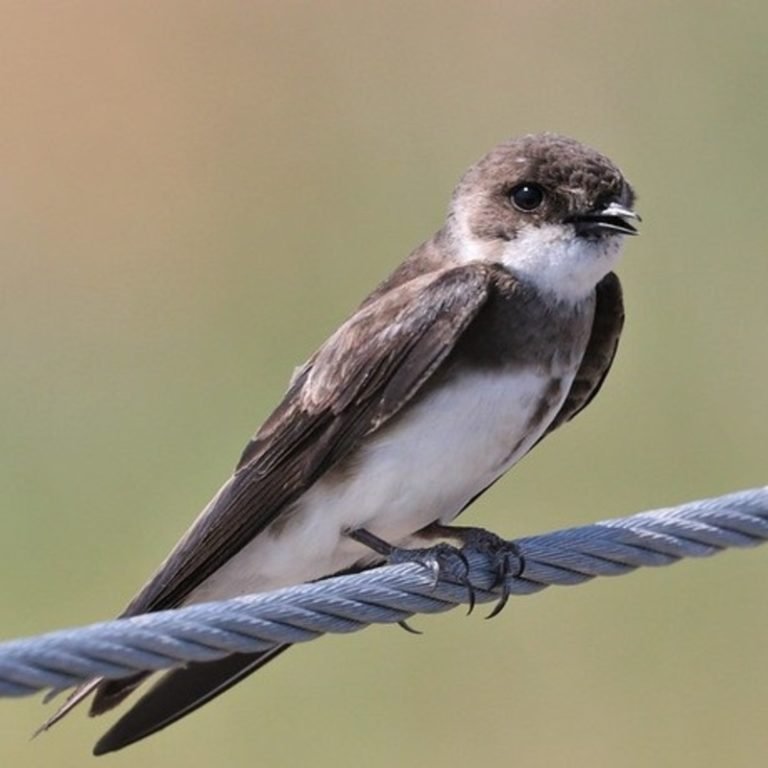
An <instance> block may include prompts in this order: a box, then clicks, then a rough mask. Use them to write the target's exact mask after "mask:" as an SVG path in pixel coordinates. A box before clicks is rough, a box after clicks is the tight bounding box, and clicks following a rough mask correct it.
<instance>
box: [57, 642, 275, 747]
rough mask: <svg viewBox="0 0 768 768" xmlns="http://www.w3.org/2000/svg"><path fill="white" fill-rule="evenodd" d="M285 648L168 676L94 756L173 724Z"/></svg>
mask: <svg viewBox="0 0 768 768" xmlns="http://www.w3.org/2000/svg"><path fill="white" fill-rule="evenodd" d="M288 648H290V645H288V644H286V645H277V646H275V647H274V648H270V649H269V650H267V651H262V652H259V653H236V654H232V655H231V656H227V657H225V658H223V659H219V660H218V661H208V662H203V663H198V662H193V663H190V664H188V665H187V666H185V667H181V668H179V669H174V670H171V671H170V672H167V673H166V674H165V675H163V677H161V678H160V679H159V680H158V681H157V683H155V685H154V686H153V687H152V688H150V689H149V691H147V693H145V694H144V696H142V697H141V698H140V699H139V700H138V701H137V702H136V704H134V706H133V707H132V708H131V709H129V710H128V711H127V712H126V713H125V714H124V715H123V716H122V717H121V718H120V719H119V720H118V721H117V722H116V723H115V724H114V725H113V726H112V727H111V728H110V729H109V730H108V731H107V732H106V733H105V734H104V735H103V736H102V737H101V738H100V739H99V741H98V742H97V743H96V746H95V747H94V749H93V753H94V755H103V754H105V753H106V752H114V751H115V750H118V749H122V748H123V747H127V746H128V745H129V744H133V743H134V742H135V741H139V740H140V739H143V738H146V737H147V736H151V735H152V734H153V733H156V732H157V731H159V730H161V729H163V728H165V727H166V726H169V725H171V723H175V722H176V721H177V720H179V719H181V718H182V717H184V716H186V715H188V714H190V713H191V712H194V710H196V709H197V708H198V707H201V706H202V705H203V704H205V703H207V702H209V701H210V700H211V699H214V698H216V696H218V695H219V694H222V693H224V691H226V690H228V689H229V688H231V687H232V686H233V685H235V683H238V682H240V681H241V680H243V679H244V678H245V677H247V676H248V675H250V674H252V673H253V672H255V671H256V670H257V669H259V668H260V667H262V666H263V665H264V664H266V663H267V662H269V661H271V660H272V659H274V658H276V657H277V656H278V655H279V654H281V653H282V652H283V651H285V650H287V649H288ZM57 714H58V713H57ZM54 717H55V716H54Z"/></svg>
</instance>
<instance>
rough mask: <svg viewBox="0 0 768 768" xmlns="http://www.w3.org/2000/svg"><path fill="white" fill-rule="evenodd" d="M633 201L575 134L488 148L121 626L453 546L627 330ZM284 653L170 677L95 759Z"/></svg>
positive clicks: (120, 695) (118, 693)
mask: <svg viewBox="0 0 768 768" xmlns="http://www.w3.org/2000/svg"><path fill="white" fill-rule="evenodd" d="M633 202H634V194H633V192H632V188H631V187H630V185H629V184H628V183H627V181H626V180H625V179H624V177H623V176H622V174H621V172H620V171H619V169H618V168H617V167H616V166H615V165H614V164H613V163H612V162H611V161H610V160H609V159H608V158H607V157H605V156H604V155H602V154H600V153H598V152H596V151H595V150H593V149H590V148H588V147H586V146H584V145H583V144H580V143H579V142H577V141H574V140H573V139H569V138H565V137H562V136H556V135H552V134H540V135H531V136H524V137H522V138H518V139H513V140H509V141H505V142H503V143H502V144H500V145H499V146H497V147H496V148H494V149H493V150H491V151H490V152H489V153H488V154H487V155H486V156H485V157H483V158H482V159H481V160H480V161H479V162H477V163H476V164H475V165H473V166H472V167H471V168H470V169H469V170H468V171H467V172H466V173H465V174H464V176H463V177H462V179H461V180H460V181H459V184H458V186H457V187H456V189H455V191H454V193H453V197H452V199H451V203H450V207H449V209H448V215H447V218H446V221H445V224H444V225H443V226H442V227H441V228H440V229H439V230H438V232H437V233H436V234H435V235H434V236H433V237H432V238H431V239H429V240H427V241H426V242H425V243H423V244H422V245H420V246H419V247H418V248H416V249H415V250H414V251H413V253H411V255H410V256H408V258H407V259H406V260H405V261H404V262H403V263H402V264H400V266H398V267H397V268H396V269H395V270H394V272H393V273H392V274H391V275H390V276H389V277H388V278H387V279H386V280H385V281H384V282H383V283H381V284H380V285H379V286H378V287H377V288H376V289H375V290H374V291H373V292H372V293H371V294H370V295H369V296H368V297H367V298H366V299H365V300H364V301H363V303H362V304H361V305H360V306H359V307H358V309H357V310H356V311H355V312H354V313H353V314H352V316H351V317H350V318H349V319H348V320H347V321H346V322H344V323H343V324H342V325H341V327H340V328H339V329H338V330H337V331H336V332H335V333H334V334H333V335H332V336H331V337H330V338H329V339H328V340H327V341H326V342H325V343H324V344H323V345H322V346H321V347H320V348H319V349H318V351H317V352H316V353H315V354H314V355H312V357H311V358H310V359H309V360H308V361H307V362H306V363H305V364H304V365H303V366H302V367H301V368H300V369H299V370H298V371H297V372H296V373H295V375H294V377H293V380H292V381H291V383H290V386H289V388H288V391H287V393H286V394H285V396H284V398H283V400H282V402H281V403H280V404H279V405H278V406H277V408H276V409H275V411H274V412H273V413H272V415H271V416H270V417H269V418H268V419H267V421H266V422H265V423H264V425H263V426H262V427H261V429H259V431H258V432H257V433H256V435H255V436H254V437H253V439H252V440H251V441H250V442H249V443H248V445H247V446H246V448H245V451H244V452H243V454H242V456H241V458H240V461H239V462H238V464H237V467H236V469H235V471H234V474H233V475H232V477H230V479H229V480H227V482H226V483H225V484H224V486H223V487H222V488H221V490H220V491H219V492H218V493H217V494H216V495H215V496H214V498H213V499H212V500H211V502H210V503H209V504H208V506H207V507H206V508H205V509H204V510H203V512H202V513H201V514H200V516H199V517H198V518H197V520H196V521H195V522H194V523H193V525H192V527H191V528H190V529H189V531H188V532H187V533H186V534H185V535H184V536H183V538H182V539H181V540H180V541H179V543H178V544H177V545H176V547H175V548H174V549H173V551H172V552H171V553H170V555H169V556H168V558H167V559H166V560H165V562H164V563H163V564H162V565H161V566H160V567H159V569H158V570H157V572H156V573H155V575H154V576H152V578H151V579H150V580H149V582H148V583H147V584H146V586H144V588H143V589H142V590H141V591H140V592H139V593H138V595H137V596H136V597H135V598H134V599H133V600H132V601H131V603H130V604H129V605H128V607H127V608H126V610H125V611H124V612H123V613H122V614H121V615H122V616H134V615H137V614H142V613H147V612H150V611H158V610H164V609H168V608H175V607H177V606H182V605H188V604H190V603H196V602H201V601H210V600H220V599H224V598H230V597H235V596H238V595H243V594H247V593H253V592H263V591H265V590H272V589H276V588H278V587H283V586H286V585H291V584H298V583H301V582H307V581H313V580H316V579H321V578H323V577H326V576H329V575H331V574H335V573H338V572H341V571H350V570H360V569H364V568H368V567H370V566H372V565H375V564H377V563H380V562H382V561H383V560H384V559H386V555H387V553H389V552H390V551H392V548H393V547H394V548H396V549H395V551H398V552H400V551H402V550H403V549H406V548H413V547H424V545H425V542H432V541H434V540H435V539H445V537H446V536H447V537H448V538H449V539H450V538H451V529H449V528H446V526H448V525H449V524H450V523H451V522H452V521H453V520H454V518H455V517H456V516H457V515H458V514H459V513H460V512H462V511H463V510H464V509H465V508H466V507H467V506H468V504H470V503H471V501H473V500H474V499H475V498H476V497H477V496H478V495H479V494H481V493H482V492H483V491H484V490H485V489H486V488H488V487H489V486H490V485H492V484H493V483H494V482H495V481H496V480H497V479H498V478H499V477H500V476H501V475H502V474H504V473H505V472H506V471H507V470H508V469H509V468H510V467H512V466H514V465H515V464H516V463H517V462H518V461H519V460H520V459H521V458H522V457H523V456H525V454H526V453H527V452H528V451H529V450H530V449H531V448H532V447H533V446H534V445H536V444H537V443H538V442H539V441H540V440H541V439H542V438H544V437H545V436H546V435H548V434H549V433H551V432H552V431H554V430H555V429H557V428H558V427H559V426H560V425H562V424H564V423H565V422H566V421H568V420H570V419H572V418H573V417H574V416H575V415H576V414H577V413H578V412H579V411H581V410H582V409H583V408H584V407H585V406H586V405H587V404H588V403H589V402H590V401H591V400H592V398H593V397H594V396H595V394H596V393H597V391H598V390H599V389H600V386H601V385H602V383H603V380H604V378H605V376H606V374H607V372H608V369H609V368H610V366H611V363H612V361H613V357H614V354H615V352H616V347H617V343H618V340H619V335H620V333H621V329H622V324H623V321H624V311H623V304H622V296H621V286H620V284H619V280H618V278H617V277H616V275H615V274H614V273H613V272H612V269H613V268H614V265H615V264H616V262H617V260H618V258H619V253H620V251H621V247H622V242H623V240H624V236H625V235H634V234H636V230H635V227H634V225H633V222H634V221H636V220H637V218H638V217H637V216H636V214H635V213H634V211H633V209H632V206H633ZM467 530H469V531H472V530H473V529H456V535H455V537H454V538H456V539H459V540H465V539H466V535H467ZM476 530H477V529H476ZM287 647H288V646H287V645H280V646H277V647H275V648H273V649H271V650H268V651H265V652H260V653H253V654H236V655H232V656H230V657H227V658H225V659H222V660H220V661H213V662H206V663H191V664H188V665H186V666H184V667H182V668H179V669H175V670H172V671H170V672H167V673H165V674H164V675H162V676H161V677H160V678H159V680H158V681H157V682H156V683H155V685H154V687H152V688H150V690H149V691H148V692H147V693H145V694H144V696H143V697H142V698H140V699H139V700H138V701H137V702H136V704H135V705H134V706H133V708H132V709H130V710H129V711H128V712H126V713H125V714H124V715H123V717H122V718H121V719H120V720H118V721H117V723H116V724H115V725H114V726H113V727H112V728H111V729H110V730H109V731H108V732H107V733H106V734H105V735H104V736H103V737H102V738H101V740H100V741H99V742H98V743H97V745H96V747H95V750H94V752H95V753H96V754H102V753H105V752H110V751H113V750H116V749H120V748H122V747H124V746H126V745H128V744H131V743H132V742H135V741H137V740H139V739H142V738H144V737H145V736H148V735H150V734H152V733H154V732H156V731H158V730H160V729H161V728H164V727H165V726H167V725H170V724H171V723H173V722H175V721H176V720H178V719H179V718H180V717H183V716H184V715H186V714H188V713H190V712H192V711H193V710H194V709H196V708H197V707H199V706H201V705H202V704H204V703H206V702H207V701H210V700H211V699H213V698H214V697H215V696H217V695H218V694H220V693H222V692H223V691H225V690H226V689H227V688H229V687H230V686H231V685H233V684H234V683H236V682H238V681H240V680H242V679H243V678H245V677H246V676H248V675H249V674H251V673H252V672H254V671H255V670H256V669H258V668H259V667H261V666H263V665H264V664H265V663H266V662H268V661H271V660H272V659H274V658H275V657H276V656H277V655H279V654H280V653H282V652H283V651H284V650H285V649H286V648H287ZM146 677H147V674H137V675H134V676H133V677H130V678H127V679H123V680H114V681H108V680H94V681H91V682H90V683H87V684H85V685H84V686H81V687H80V688H79V689H77V690H76V691H75V692H74V693H73V694H72V696H70V698H69V699H68V700H67V701H66V702H65V703H64V704H63V705H62V707H61V708H60V710H59V711H58V712H57V713H56V714H55V715H53V717H51V719H50V720H49V721H48V722H47V723H46V724H45V725H44V726H43V729H45V728H47V727H49V726H50V725H52V724H53V723H54V722H56V721H57V720H59V719H60V718H61V717H62V716H63V715H64V714H66V713H67V712H69V711H70V710H71V709H72V708H73V707H74V706H75V705H76V704H78V703H79V702H80V701H82V700H83V699H85V698H86V697H87V696H89V695H91V694H93V700H92V702H91V710H90V711H91V714H101V713H103V712H106V711H107V710H110V709H112V708H113V707H114V706H115V705H117V704H118V703H120V702H121V701H122V700H123V699H124V698H125V697H126V696H127V695H128V694H129V693H131V692H132V691H133V690H134V689H135V688H136V687H137V686H138V685H139V684H140V683H142V682H143V681H144V679H145V678H146Z"/></svg>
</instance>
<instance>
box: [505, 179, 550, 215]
mask: <svg viewBox="0 0 768 768" xmlns="http://www.w3.org/2000/svg"><path fill="white" fill-rule="evenodd" d="M509 199H510V200H511V201H512V205H514V206H515V208H517V210H518V211H525V212H526V213H527V212H529V211H535V210H536V209H537V208H538V207H539V206H540V205H541V204H542V203H543V202H544V190H543V189H542V188H541V187H540V186H539V185H538V184H531V183H530V182H527V181H526V182H523V183H522V184H518V185H517V186H516V187H513V188H512V191H511V192H510V193H509Z"/></svg>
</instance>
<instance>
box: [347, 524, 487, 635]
mask: <svg viewBox="0 0 768 768" xmlns="http://www.w3.org/2000/svg"><path fill="white" fill-rule="evenodd" d="M347 535H348V536H349V537H350V538H351V539H354V540H355V541H357V542H359V543H360V544H364V545H365V546H366V547H368V548H369V549H372V550H373V551H374V552H376V553H377V554H379V555H382V556H383V557H385V558H386V559H387V562H388V563H389V564H390V565H396V564H399V563H415V564H416V565H420V566H421V567H422V568H424V569H426V570H427V571H429V573H430V574H431V576H432V580H433V585H437V582H438V581H440V580H441V579H446V580H450V581H454V582H456V583H457V584H460V585H461V586H463V587H464V588H465V589H466V590H467V602H468V604H469V610H468V613H472V610H473V608H474V607H475V590H474V588H473V587H472V584H471V583H470V581H469V562H468V561H467V558H466V557H465V556H464V553H463V552H462V551H461V550H460V549H459V548H458V547H455V546H453V545H452V544H447V543H445V542H440V543H438V544H435V545H433V546H430V547H423V548H418V549H410V548H405V547H395V546H393V545H392V544H389V543H388V542H386V541H384V540H383V539H380V538H379V537H378V536H376V535H374V534H372V533H371V532H370V531H367V530H365V529H364V528H358V529H357V530H354V531H350V532H349V533H348V534H347ZM406 629H410V628H409V627H406Z"/></svg>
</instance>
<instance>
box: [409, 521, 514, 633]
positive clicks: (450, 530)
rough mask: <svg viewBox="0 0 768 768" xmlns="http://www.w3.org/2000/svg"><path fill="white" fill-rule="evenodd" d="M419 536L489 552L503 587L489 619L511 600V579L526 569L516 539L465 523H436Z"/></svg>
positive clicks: (497, 580)
mask: <svg viewBox="0 0 768 768" xmlns="http://www.w3.org/2000/svg"><path fill="white" fill-rule="evenodd" d="M418 536H422V537H429V538H440V539H451V540H453V541H458V542H460V544H461V546H463V547H470V548H472V549H476V550H479V551H480V552H484V553H486V554H488V555H489V556H490V557H491V558H492V560H493V566H494V571H495V573H496V581H495V582H494V584H493V586H494V587H498V586H501V597H500V598H499V601H498V603H496V605H495V606H494V608H493V610H492V611H491V612H490V614H488V616H487V617H486V618H488V619H492V618H493V617H494V616H498V615H499V614H500V613H501V611H502V610H503V609H504V606H505V605H506V604H507V600H509V587H508V586H507V585H508V583H509V582H508V579H509V578H510V577H512V578H517V577H520V576H521V575H522V574H523V571H524V570H525V560H524V558H523V556H522V554H521V553H520V549H519V548H518V546H517V545H516V544H515V542H514V541H507V540H506V539H502V538H501V537H500V536H497V535H496V534H495V533H491V532H490V531H486V530H485V529H484V528H473V527H469V526H463V525H441V524H440V523H432V524H431V525H428V526H427V527H426V528H424V529H422V530H421V531H419V533H418Z"/></svg>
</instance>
